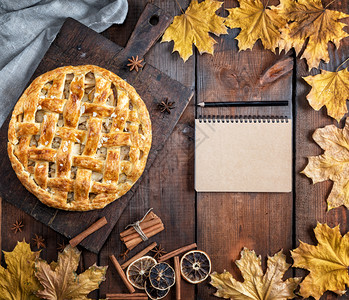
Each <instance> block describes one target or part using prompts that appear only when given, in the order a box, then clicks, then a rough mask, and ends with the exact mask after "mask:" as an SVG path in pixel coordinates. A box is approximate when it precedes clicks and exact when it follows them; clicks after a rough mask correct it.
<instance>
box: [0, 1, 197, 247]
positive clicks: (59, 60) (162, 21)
mask: <svg viewBox="0 0 349 300" xmlns="http://www.w3.org/2000/svg"><path fill="white" fill-rule="evenodd" d="M171 21H172V17H171V16H169V15H167V14H166V13H164V12H163V11H162V10H161V9H160V8H158V7H156V6H154V5H152V4H148V5H147V6H146V8H145V10H144V11H143V13H142V15H141V17H140V19H139V21H138V23H137V25H136V27H135V29H134V31H133V33H132V35H131V37H130V39H129V41H128V43H127V45H126V47H125V48H122V47H120V46H118V45H116V44H114V43H113V42H111V41H109V40H108V39H106V38H104V37H103V36H101V35H99V34H98V33H96V32H95V31H93V30H91V29H89V28H88V27H86V26H84V25H82V24H81V23H79V22H77V21H76V20H73V19H70V18H68V19H67V20H66V21H65V23H64V24H63V26H62V28H61V30H60V32H59V33H58V35H57V37H56V39H55V40H54V42H53V43H52V45H51V46H50V48H49V50H48V51H47V53H46V54H45V56H44V58H43V59H42V61H41V63H40V65H39V66H38V68H37V70H36V71H35V73H34V75H33V78H32V79H34V78H35V77H37V76H39V75H40V74H43V73H45V72H47V71H49V70H52V69H55V68H57V67H60V66H65V65H83V64H94V65H98V66H100V67H103V68H106V69H108V70H110V71H112V72H114V73H116V74H117V75H119V76H120V77H121V78H124V79H125V80H126V81H127V82H129V83H130V84H131V85H133V86H134V87H135V89H136V90H137V92H138V93H139V95H140V96H141V98H142V99H143V100H144V102H145V104H146V105H147V108H148V110H149V113H150V116H151V121H152V131H153V142H152V148H151V151H150V153H149V158H148V161H147V166H146V169H145V172H144V174H143V175H142V177H141V178H140V179H139V180H138V182H137V183H136V184H135V185H134V186H133V187H132V189H131V190H130V191H129V192H128V193H127V194H126V195H124V196H123V197H121V198H120V199H118V200H116V201H114V202H113V203H112V204H110V205H108V206H107V207H105V208H104V209H102V210H94V211H89V212H68V211H62V210H57V209H53V208H50V207H48V206H46V205H43V204H42V203H41V202H40V201H39V200H37V198H36V197H35V196H34V195H32V194H31V193H30V192H28V191H27V190H26V189H25V188H24V187H23V185H22V184H21V183H20V181H19V180H18V179H17V176H16V174H15V173H14V171H13V170H12V167H11V164H10V161H9V159H8V156H7V130H8V123H9V118H10V116H9V117H8V119H7V121H6V122H5V123H4V125H3V126H2V127H1V129H0V151H1V152H0V154H1V155H0V166H1V169H0V176H1V178H2V180H1V182H0V195H1V197H2V198H3V199H4V200H6V201H8V202H10V203H12V204H13V205H15V206H17V207H19V208H20V209H22V210H23V211H25V212H26V213H28V214H30V215H31V216H33V217H34V218H35V219H37V220H39V221H41V222H42V223H44V224H46V225H48V226H49V227H51V228H53V229H54V230H56V231H57V232H59V233H61V234H63V235H64V236H66V237H67V238H71V237H73V236H75V235H77V234H78V233H80V232H81V231H83V230H84V229H86V228H87V227H88V226H89V225H91V224H92V223H94V222H95V221H96V220H98V219H99V218H101V217H102V216H105V217H106V218H107V220H108V224H107V225H106V226H104V227H103V228H102V229H100V230H99V231H98V232H96V233H94V234H92V235H91V236H89V237H88V238H86V239H85V240H84V241H83V242H82V243H81V245H82V246H83V247H85V248H86V249H88V250H90V251H92V252H95V253H98V252H99V250H100V249H101V247H102V245H103V244H104V242H105V240H106V239H107V237H108V236H109V233H110V232H111V230H112V229H113V227H114V225H115V223H116V222H117V220H118V219H119V217H120V215H121V213H122V212H123V210H124V209H125V207H126V205H127V204H128V202H129V200H130V199H131V198H132V197H133V195H134V194H135V193H136V191H137V188H138V186H139V183H140V181H141V180H142V179H144V178H145V177H146V176H147V173H148V170H149V168H150V167H151V165H152V163H153V162H154V160H155V158H156V156H157V154H158V152H159V151H160V150H161V149H162V148H163V146H164V144H165V142H166V140H167V138H168V137H169V135H170V134H171V132H172V131H173V129H174V127H175V125H176V123H177V122H178V119H179V118H180V116H181V115H182V113H183V111H184V109H185V108H186V106H187V105H188V103H189V101H190V99H191V97H192V95H193V91H192V90H191V89H189V88H187V87H185V86H183V85H182V84H181V83H179V82H178V81H175V80H173V79H171V78H170V77H168V76H167V75H166V74H164V73H162V72H160V71H159V70H157V69H156V68H154V67H152V66H151V65H149V64H145V67H144V68H143V69H142V70H141V71H139V72H138V73H137V72H135V71H132V72H130V71H129V68H128V67H127V63H128V61H127V59H128V58H130V57H131V56H132V55H133V56H136V55H138V56H139V58H143V56H144V55H145V54H146V53H147V51H148V50H149V49H150V47H151V46H152V45H153V44H154V43H155V42H156V41H157V40H158V39H159V37H160V36H161V34H162V33H163V32H164V30H165V29H166V28H167V26H168V25H169V24H170V23H171ZM30 82H31V80H30ZM2 96H5V95H2ZM165 98H168V100H169V101H175V102H176V107H175V109H173V110H172V111H171V114H164V113H161V112H160V110H159V109H158V103H160V102H161V101H162V100H164V99H165ZM145 209H147V208H145Z"/></svg>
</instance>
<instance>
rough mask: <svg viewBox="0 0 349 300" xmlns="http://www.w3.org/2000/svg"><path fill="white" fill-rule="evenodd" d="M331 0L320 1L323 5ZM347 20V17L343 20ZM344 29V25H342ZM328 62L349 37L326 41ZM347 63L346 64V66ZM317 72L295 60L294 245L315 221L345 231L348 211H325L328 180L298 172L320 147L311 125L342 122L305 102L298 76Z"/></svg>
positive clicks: (346, 6) (345, 48)
mask: <svg viewBox="0 0 349 300" xmlns="http://www.w3.org/2000/svg"><path fill="white" fill-rule="evenodd" d="M330 2H331V1H328V0H326V1H323V3H324V5H326V4H328V3H330ZM329 9H334V10H339V11H343V12H345V13H347V14H348V13H349V1H348V0H343V1H335V2H333V3H332V4H331V5H330V6H329ZM343 21H345V23H346V24H349V19H348V18H347V19H345V20H343ZM346 31H347V32H348V27H346ZM329 49H330V58H331V60H330V62H329V63H328V64H324V63H321V66H320V69H324V70H329V71H335V70H336V68H337V67H338V66H339V65H340V64H341V63H342V62H343V61H344V60H345V59H346V58H348V53H349V39H348V38H346V39H344V40H342V42H341V46H340V48H339V49H338V50H337V49H335V47H334V45H333V44H330V43H329ZM347 66H348V65H347V64H346V66H344V67H347ZM315 74H319V70H316V69H313V70H312V71H311V72H308V70H307V67H306V64H305V62H304V60H301V61H299V60H298V61H297V82H296V83H297V90H296V110H297V119H296V132H295V138H296V141H297V143H296V166H295V175H296V177H295V189H296V191H295V193H296V198H295V201H296V202H295V216H296V218H295V222H296V224H295V230H296V232H295V237H296V239H295V241H296V243H295V245H294V246H295V247H298V246H299V240H301V241H303V242H307V243H310V244H313V245H314V244H316V240H315V236H314V232H313V229H314V228H315V227H316V224H317V222H321V223H325V222H326V223H327V224H328V225H329V226H331V227H334V226H336V225H338V224H340V227H341V232H342V233H345V232H347V231H349V212H348V210H347V209H346V208H345V207H343V206H341V207H339V208H335V209H332V210H331V211H329V212H327V211H326V209H327V202H326V199H327V197H328V195H329V193H330V191H331V189H332V182H331V181H326V182H322V183H317V184H315V185H313V184H312V182H311V180H310V179H309V178H307V177H306V176H305V175H302V174H300V171H302V170H303V169H304V168H305V166H306V165H307V163H308V160H307V157H308V156H314V155H319V154H322V153H323V150H321V149H320V147H319V146H318V145H317V144H316V143H315V142H314V140H313V139H312V134H313V132H314V131H315V129H317V128H320V127H324V126H326V125H330V124H335V125H336V126H340V127H341V128H343V125H344V122H343V120H342V122H341V123H340V125H339V124H338V123H337V121H336V120H334V119H332V118H331V117H329V116H327V114H326V108H322V109H321V110H320V111H315V110H314V109H313V108H312V107H311V106H310V105H309V103H308V101H307V99H306V95H307V94H308V93H309V92H310V90H311V87H310V86H309V85H308V84H307V83H306V82H305V81H304V80H303V79H302V76H308V75H315ZM306 274H307V272H306V271H303V270H301V269H298V270H297V275H298V276H304V275H306ZM347 297H348V295H344V296H343V297H338V296H336V295H335V294H334V293H331V292H327V293H325V296H324V297H322V298H321V299H347Z"/></svg>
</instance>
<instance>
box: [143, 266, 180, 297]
mask: <svg viewBox="0 0 349 300" xmlns="http://www.w3.org/2000/svg"><path fill="white" fill-rule="evenodd" d="M149 281H150V284H151V285H152V287H154V288H156V289H158V290H162V291H163V290H167V289H168V288H170V287H171V286H173V285H174V284H175V271H174V270H173V268H172V267H171V266H170V265H169V264H168V263H165V262H161V263H158V264H156V265H155V266H153V267H152V268H151V269H150V271H149Z"/></svg>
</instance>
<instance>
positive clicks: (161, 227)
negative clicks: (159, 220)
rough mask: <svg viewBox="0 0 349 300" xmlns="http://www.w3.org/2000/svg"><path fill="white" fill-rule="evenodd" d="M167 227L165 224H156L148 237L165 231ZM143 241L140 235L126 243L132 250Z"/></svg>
mask: <svg viewBox="0 0 349 300" xmlns="http://www.w3.org/2000/svg"><path fill="white" fill-rule="evenodd" d="M164 229H165V227H164V225H163V224H160V225H156V226H154V227H153V228H152V231H151V232H149V233H148V234H146V235H147V237H148V238H150V237H152V236H154V235H155V234H157V233H159V232H161V231H163V230H164ZM141 242H143V240H142V238H141V237H140V236H139V235H138V237H137V238H135V239H133V240H130V241H128V242H126V243H125V245H126V247H127V249H129V250H132V249H133V248H135V247H136V246H137V245H138V244H139V243H141Z"/></svg>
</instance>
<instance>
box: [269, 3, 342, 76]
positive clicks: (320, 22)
mask: <svg viewBox="0 0 349 300" xmlns="http://www.w3.org/2000/svg"><path fill="white" fill-rule="evenodd" d="M275 10H276V11H277V12H278V13H279V15H281V16H282V17H283V18H285V19H286V20H287V22H288V24H287V26H286V27H284V28H282V29H281V31H282V40H281V41H280V50H281V49H285V50H286V52H287V51H288V50H289V49H291V48H292V47H294V48H295V50H296V53H297V54H298V53H299V52H300V51H301V50H302V48H303V46H304V44H305V42H306V40H307V39H308V38H309V41H308V43H307V44H306V47H305V50H304V53H303V54H302V58H305V59H306V60H307V63H308V67H309V69H311V68H317V67H318V66H319V63H320V60H321V59H322V60H323V61H325V62H329V60H330V57H329V54H328V42H333V43H334V44H335V45H336V47H337V48H338V47H339V44H340V41H341V40H342V39H343V38H345V37H347V36H349V34H348V33H346V32H345V31H343V27H345V26H346V24H344V23H342V22H340V21H339V20H340V19H343V18H346V17H349V15H347V14H345V13H342V12H339V11H335V10H329V9H327V7H325V8H324V7H323V5H322V3H321V0H297V1H294V0H280V4H279V5H278V6H277V7H276V9H275Z"/></svg>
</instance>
